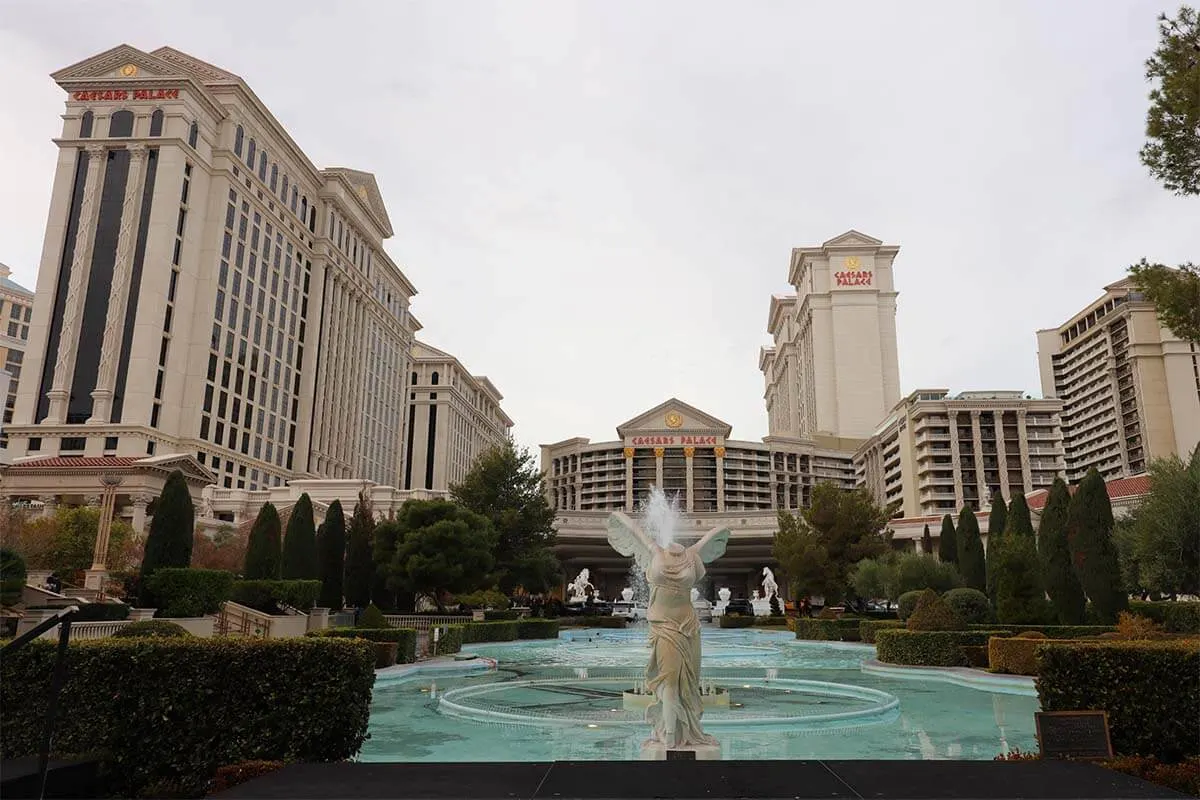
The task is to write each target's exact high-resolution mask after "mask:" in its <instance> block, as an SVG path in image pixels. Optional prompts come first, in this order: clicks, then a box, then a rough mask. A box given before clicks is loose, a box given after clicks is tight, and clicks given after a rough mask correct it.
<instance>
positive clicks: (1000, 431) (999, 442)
mask: <svg viewBox="0 0 1200 800" xmlns="http://www.w3.org/2000/svg"><path fill="white" fill-rule="evenodd" d="M992 416H993V422H994V427H995V429H996V464H997V465H998V469H999V470H1000V493H1001V494H1002V495H1004V496H1005V497H1012V488H1011V487H1010V486H1009V485H1008V453H1007V451H1006V450H1005V447H1004V411H1003V410H999V411H995V412H993V415H992ZM988 497H991V492H990V491H989V492H988ZM980 502H981V503H982V502H983V498H980Z"/></svg>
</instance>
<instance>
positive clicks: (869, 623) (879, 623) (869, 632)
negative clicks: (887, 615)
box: [858, 619, 904, 644]
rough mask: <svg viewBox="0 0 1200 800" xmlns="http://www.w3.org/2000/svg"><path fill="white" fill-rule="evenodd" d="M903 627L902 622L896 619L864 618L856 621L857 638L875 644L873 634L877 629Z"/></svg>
mask: <svg viewBox="0 0 1200 800" xmlns="http://www.w3.org/2000/svg"><path fill="white" fill-rule="evenodd" d="M903 627H904V623H903V622H901V621H900V620H898V619H864V620H862V621H861V622H859V623H858V638H859V639H860V640H861V641H864V642H866V643H867V644H875V634H876V633H878V632H879V631H885V630H894V629H896V628H903Z"/></svg>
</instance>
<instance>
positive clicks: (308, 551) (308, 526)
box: [281, 492, 318, 580]
mask: <svg viewBox="0 0 1200 800" xmlns="http://www.w3.org/2000/svg"><path fill="white" fill-rule="evenodd" d="M281 574H282V575H283V577H284V579H285V580H293V579H298V580H316V578H317V574H318V572H317V534H316V530H315V526H314V523H313V507H312V498H310V497H309V496H308V492H305V493H304V494H302V495H300V499H299V500H297V501H296V505H294V506H292V515H291V516H290V517H288V524H287V535H286V536H284V537H283V568H282V570H281Z"/></svg>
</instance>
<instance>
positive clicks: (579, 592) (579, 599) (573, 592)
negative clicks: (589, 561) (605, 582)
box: [567, 567, 596, 605]
mask: <svg viewBox="0 0 1200 800" xmlns="http://www.w3.org/2000/svg"><path fill="white" fill-rule="evenodd" d="M590 575H591V573H590V572H589V571H588V569H587V568H586V567H585V568H584V569H582V570H580V572H579V574H578V575H576V576H575V580H573V581H571V583H570V584H568V585H567V592H568V593H569V595H570V596H569V597H568V598H567V603H568V604H569V605H579V604H581V603H586V602H587V599H588V597H589V595H590V594H591V593H592V592H595V591H596V587H595V586H592V582H591V581H590V580H588V578H589V577H590Z"/></svg>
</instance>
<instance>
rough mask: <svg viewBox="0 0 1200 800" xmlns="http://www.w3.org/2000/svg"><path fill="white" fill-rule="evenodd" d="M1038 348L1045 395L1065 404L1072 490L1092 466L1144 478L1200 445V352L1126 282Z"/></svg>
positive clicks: (1041, 334) (1049, 332)
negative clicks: (1159, 462) (1157, 464)
mask: <svg viewBox="0 0 1200 800" xmlns="http://www.w3.org/2000/svg"><path fill="white" fill-rule="evenodd" d="M1037 339H1038V364H1039V367H1040V368H1041V378H1042V393H1043V394H1045V396H1046V397H1057V398H1059V399H1061V400H1062V403H1063V414H1062V416H1063V422H1062V424H1063V438H1064V440H1065V443H1066V456H1067V480H1068V481H1069V482H1071V483H1076V482H1078V481H1079V480H1081V479H1082V478H1083V476H1084V475H1085V474H1086V473H1087V471H1088V470H1089V469H1091V468H1092V467H1095V468H1096V469H1097V470H1098V471H1099V472H1100V474H1101V475H1102V476H1103V477H1104V478H1105V479H1109V478H1117V477H1127V476H1130V475H1137V474H1140V473H1143V472H1146V470H1147V468H1148V466H1149V463H1150V460H1151V459H1153V458H1161V457H1165V456H1170V455H1178V456H1179V457H1180V458H1182V459H1185V460H1186V459H1187V457H1188V455H1190V454H1191V452H1192V450H1193V449H1194V448H1195V447H1196V443H1197V442H1200V346H1197V345H1195V344H1193V343H1190V342H1187V341H1184V340H1183V339H1181V338H1179V337H1178V336H1176V335H1175V334H1174V333H1172V332H1171V331H1170V330H1169V329H1168V328H1166V327H1164V326H1163V325H1162V324H1161V323H1159V321H1158V317H1157V314H1156V311H1155V308H1154V304H1153V303H1150V302H1149V301H1147V300H1146V298H1145V297H1144V296H1142V294H1141V293H1140V292H1138V291H1137V289H1136V288H1135V287H1134V286H1133V285H1132V284H1131V282H1130V280H1129V279H1128V278H1126V279H1123V280H1119V281H1117V282H1116V283H1113V284H1110V285H1109V286H1106V287H1104V295H1103V296H1102V297H1100V298H1099V299H1098V300H1096V301H1095V302H1092V303H1089V304H1088V306H1087V307H1086V308H1084V309H1083V310H1082V311H1080V312H1079V313H1078V314H1075V315H1074V316H1073V317H1071V318H1070V319H1069V320H1067V321H1066V322H1064V323H1063V324H1062V325H1060V326H1058V327H1057V328H1049V329H1046V330H1040V331H1038V332H1037Z"/></svg>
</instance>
